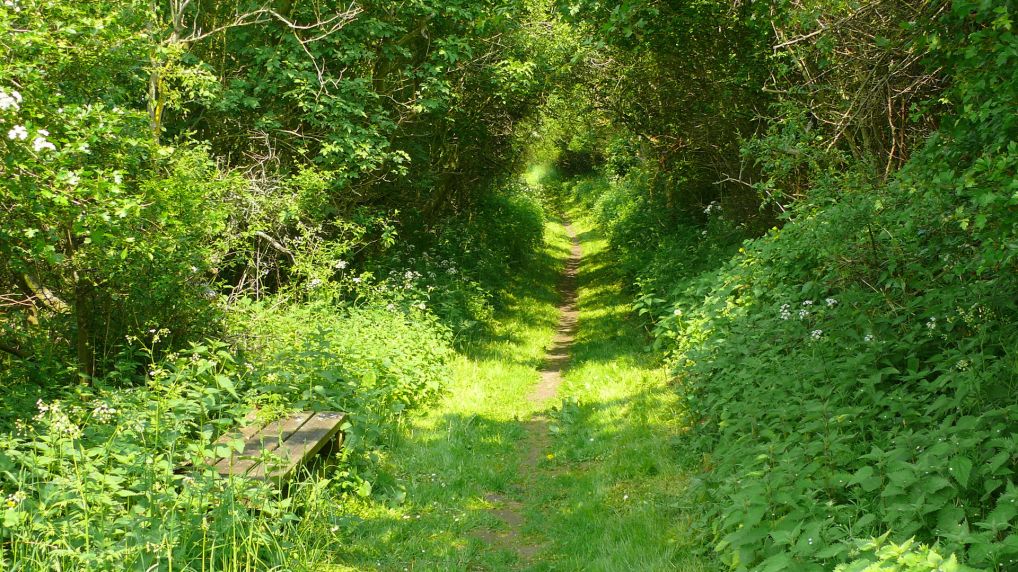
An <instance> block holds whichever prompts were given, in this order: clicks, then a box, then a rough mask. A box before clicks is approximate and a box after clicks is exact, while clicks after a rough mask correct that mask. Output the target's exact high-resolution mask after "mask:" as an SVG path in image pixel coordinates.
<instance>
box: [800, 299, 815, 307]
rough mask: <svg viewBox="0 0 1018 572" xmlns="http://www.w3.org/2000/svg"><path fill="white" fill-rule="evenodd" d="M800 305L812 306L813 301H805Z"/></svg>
mask: <svg viewBox="0 0 1018 572" xmlns="http://www.w3.org/2000/svg"><path fill="white" fill-rule="evenodd" d="M802 305H803V306H812V305H813V300H806V301H804V302H803V303H802Z"/></svg>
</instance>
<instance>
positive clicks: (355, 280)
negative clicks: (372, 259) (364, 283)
mask: <svg viewBox="0 0 1018 572" xmlns="http://www.w3.org/2000/svg"><path fill="white" fill-rule="evenodd" d="M353 283H354V284H360V283H361V277H360V276H357V277H355V278H354V279H353Z"/></svg>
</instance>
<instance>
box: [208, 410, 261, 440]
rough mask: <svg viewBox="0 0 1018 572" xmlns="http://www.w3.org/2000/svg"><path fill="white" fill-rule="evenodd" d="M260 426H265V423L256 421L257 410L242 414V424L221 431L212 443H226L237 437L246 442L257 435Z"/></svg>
mask: <svg viewBox="0 0 1018 572" xmlns="http://www.w3.org/2000/svg"><path fill="white" fill-rule="evenodd" d="M262 427H265V423H264V422H263V423H258V412H257V411H252V412H250V413H248V414H247V415H245V416H244V421H243V425H241V426H240V427H238V428H236V429H234V430H232V431H227V432H226V433H223V434H222V435H221V436H220V437H219V438H218V439H216V442H215V443H213V444H214V445H226V444H228V443H230V442H231V441H236V440H237V439H240V440H241V441H244V442H245V443H246V442H247V441H248V439H250V438H251V437H254V436H255V435H257V434H258V432H259V431H261V429H262Z"/></svg>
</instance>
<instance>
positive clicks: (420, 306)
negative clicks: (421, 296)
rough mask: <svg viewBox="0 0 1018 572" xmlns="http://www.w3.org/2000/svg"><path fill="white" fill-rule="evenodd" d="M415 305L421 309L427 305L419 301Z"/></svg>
mask: <svg viewBox="0 0 1018 572" xmlns="http://www.w3.org/2000/svg"><path fill="white" fill-rule="evenodd" d="M417 307H418V308H420V309H421V310H424V309H426V308H427V306H426V305H425V304H424V302H421V303H420V304H417Z"/></svg>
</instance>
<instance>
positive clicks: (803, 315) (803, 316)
mask: <svg viewBox="0 0 1018 572" xmlns="http://www.w3.org/2000/svg"><path fill="white" fill-rule="evenodd" d="M808 317H809V310H805V309H804V310H799V319H800V320H805V319H806V318H808Z"/></svg>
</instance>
